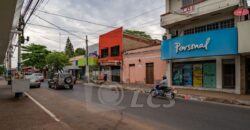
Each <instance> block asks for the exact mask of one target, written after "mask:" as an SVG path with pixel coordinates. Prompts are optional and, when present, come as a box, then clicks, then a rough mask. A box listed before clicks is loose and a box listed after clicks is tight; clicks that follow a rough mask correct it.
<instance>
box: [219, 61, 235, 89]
mask: <svg viewBox="0 0 250 130" xmlns="http://www.w3.org/2000/svg"><path fill="white" fill-rule="evenodd" d="M222 70H223V74H222V76H223V88H226V89H234V88H235V62H234V60H224V61H223V66H222Z"/></svg>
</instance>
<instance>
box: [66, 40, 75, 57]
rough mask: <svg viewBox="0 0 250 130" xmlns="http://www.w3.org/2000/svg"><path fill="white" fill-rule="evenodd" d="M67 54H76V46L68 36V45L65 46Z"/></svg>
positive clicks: (71, 55)
mask: <svg viewBox="0 0 250 130" xmlns="http://www.w3.org/2000/svg"><path fill="white" fill-rule="evenodd" d="M65 54H66V55H67V56H68V57H69V58H71V57H73V56H74V47H73V45H72V43H71V41H70V39H69V37H68V39H67V41H66V46H65Z"/></svg>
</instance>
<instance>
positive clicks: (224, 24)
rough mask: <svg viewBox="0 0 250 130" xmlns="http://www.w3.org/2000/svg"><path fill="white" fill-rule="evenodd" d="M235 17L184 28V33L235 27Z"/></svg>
mask: <svg viewBox="0 0 250 130" xmlns="http://www.w3.org/2000/svg"><path fill="white" fill-rule="evenodd" d="M234 26H235V25H234V19H229V20H224V21H220V22H215V23H212V24H208V25H203V26H199V27H195V28H190V29H186V30H184V35H189V34H195V33H200V32H207V31H211V30H218V29H224V28H232V27H234Z"/></svg>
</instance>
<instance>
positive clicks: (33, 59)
mask: <svg viewBox="0 0 250 130" xmlns="http://www.w3.org/2000/svg"><path fill="white" fill-rule="evenodd" d="M49 53H50V52H49V51H48V50H47V47H46V46H43V45H38V44H34V43H32V44H30V45H28V46H22V60H23V62H22V64H23V66H32V67H35V68H37V69H39V70H43V69H44V67H45V66H46V61H45V58H46V56H47V55H48V54H49Z"/></svg>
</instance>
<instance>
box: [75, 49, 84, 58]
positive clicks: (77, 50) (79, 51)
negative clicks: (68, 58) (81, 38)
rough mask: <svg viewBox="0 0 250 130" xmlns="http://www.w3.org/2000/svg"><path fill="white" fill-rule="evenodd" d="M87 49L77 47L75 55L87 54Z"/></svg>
mask: <svg viewBox="0 0 250 130" xmlns="http://www.w3.org/2000/svg"><path fill="white" fill-rule="evenodd" d="M85 52H86V51H85V49H83V48H77V49H76V50H75V56H81V55H85Z"/></svg>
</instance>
